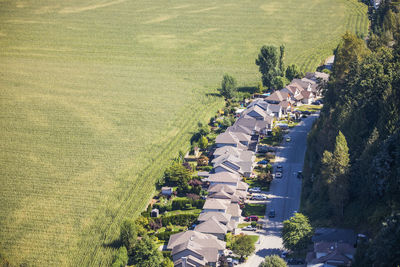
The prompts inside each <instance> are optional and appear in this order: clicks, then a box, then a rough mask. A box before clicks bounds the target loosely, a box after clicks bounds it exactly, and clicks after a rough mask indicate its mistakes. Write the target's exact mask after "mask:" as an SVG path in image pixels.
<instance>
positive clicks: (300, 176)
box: [297, 171, 303, 179]
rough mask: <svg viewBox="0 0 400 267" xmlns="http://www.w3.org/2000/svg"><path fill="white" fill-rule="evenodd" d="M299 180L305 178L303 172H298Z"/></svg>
mask: <svg viewBox="0 0 400 267" xmlns="http://www.w3.org/2000/svg"><path fill="white" fill-rule="evenodd" d="M297 178H299V179H302V178H303V172H302V171H298V172H297Z"/></svg>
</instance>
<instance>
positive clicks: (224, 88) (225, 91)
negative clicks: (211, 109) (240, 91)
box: [219, 74, 236, 99]
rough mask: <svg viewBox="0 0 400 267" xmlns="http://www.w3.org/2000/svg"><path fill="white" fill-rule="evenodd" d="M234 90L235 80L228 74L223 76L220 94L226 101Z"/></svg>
mask: <svg viewBox="0 0 400 267" xmlns="http://www.w3.org/2000/svg"><path fill="white" fill-rule="evenodd" d="M235 90H236V80H235V78H233V77H232V76H230V75H229V74H225V75H224V76H223V78H222V82H221V89H220V90H219V92H220V94H221V95H222V96H223V97H225V98H226V99H231V98H232V97H233V95H234V93H235Z"/></svg>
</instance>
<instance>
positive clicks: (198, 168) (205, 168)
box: [197, 166, 213, 172]
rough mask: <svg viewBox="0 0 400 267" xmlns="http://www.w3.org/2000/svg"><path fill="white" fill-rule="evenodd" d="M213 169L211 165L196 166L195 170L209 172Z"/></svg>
mask: <svg viewBox="0 0 400 267" xmlns="http://www.w3.org/2000/svg"><path fill="white" fill-rule="evenodd" d="M212 169H213V167H212V166H197V170H199V171H205V172H209V171H211V170H212Z"/></svg>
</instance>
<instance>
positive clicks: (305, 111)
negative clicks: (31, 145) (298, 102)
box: [301, 110, 311, 115]
mask: <svg viewBox="0 0 400 267" xmlns="http://www.w3.org/2000/svg"><path fill="white" fill-rule="evenodd" d="M301 114H304V115H311V111H309V110H303V111H302V112H301Z"/></svg>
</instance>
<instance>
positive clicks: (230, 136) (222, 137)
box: [215, 131, 251, 149]
mask: <svg viewBox="0 0 400 267" xmlns="http://www.w3.org/2000/svg"><path fill="white" fill-rule="evenodd" d="M250 140H251V136H250V135H247V134H245V133H240V132H230V131H226V132H224V133H221V134H219V135H218V136H217V138H215V145H216V147H223V146H233V147H238V148H241V149H246V148H247V147H246V146H248V143H249V141H250Z"/></svg>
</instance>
